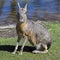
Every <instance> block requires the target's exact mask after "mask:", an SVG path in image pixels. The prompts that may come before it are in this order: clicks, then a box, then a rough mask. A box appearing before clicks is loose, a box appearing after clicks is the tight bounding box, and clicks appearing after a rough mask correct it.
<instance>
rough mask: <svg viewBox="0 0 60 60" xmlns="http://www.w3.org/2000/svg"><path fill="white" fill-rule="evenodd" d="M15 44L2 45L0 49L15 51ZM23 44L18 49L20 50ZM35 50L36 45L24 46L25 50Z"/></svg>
mask: <svg viewBox="0 0 60 60" xmlns="http://www.w3.org/2000/svg"><path fill="white" fill-rule="evenodd" d="M14 48H15V46H12V45H0V51H8V52H13V51H14ZM20 48H21V46H19V47H18V51H20ZM33 50H35V47H32V46H25V47H24V52H32V51H33Z"/></svg>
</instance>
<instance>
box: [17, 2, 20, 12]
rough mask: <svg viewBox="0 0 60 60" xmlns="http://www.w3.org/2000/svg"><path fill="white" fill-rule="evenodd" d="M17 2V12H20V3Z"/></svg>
mask: <svg viewBox="0 0 60 60" xmlns="http://www.w3.org/2000/svg"><path fill="white" fill-rule="evenodd" d="M17 4H18V10H19V12H20V10H21V7H20V4H19V2H18V3H17Z"/></svg>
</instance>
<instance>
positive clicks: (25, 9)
mask: <svg viewBox="0 0 60 60" xmlns="http://www.w3.org/2000/svg"><path fill="white" fill-rule="evenodd" d="M24 12H27V4H26V5H25V7H24Z"/></svg>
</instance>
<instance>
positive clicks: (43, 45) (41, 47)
mask: <svg viewBox="0 0 60 60" xmlns="http://www.w3.org/2000/svg"><path fill="white" fill-rule="evenodd" d="M47 52H48V50H47V45H45V44H42V45H41V46H40V49H36V50H34V51H33V53H35V54H36V53H47Z"/></svg>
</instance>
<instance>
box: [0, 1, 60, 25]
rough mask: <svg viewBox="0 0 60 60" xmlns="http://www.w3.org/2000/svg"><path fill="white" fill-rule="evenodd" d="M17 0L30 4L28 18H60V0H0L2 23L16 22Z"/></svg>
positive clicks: (22, 4)
mask: <svg viewBox="0 0 60 60" xmlns="http://www.w3.org/2000/svg"><path fill="white" fill-rule="evenodd" d="M17 2H20V5H21V7H24V6H25V4H26V3H27V4H28V12H27V16H28V19H39V20H49V19H52V20H60V0H0V25H4V24H13V23H15V22H16V20H17V19H16V11H17Z"/></svg>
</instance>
